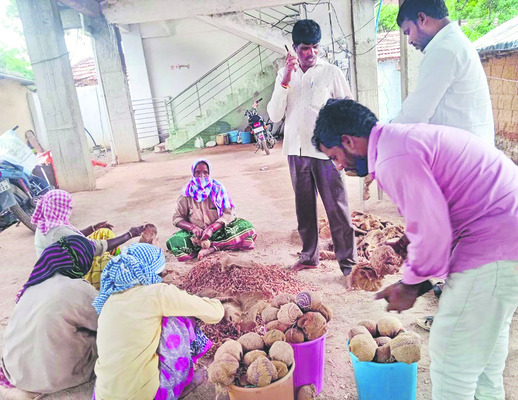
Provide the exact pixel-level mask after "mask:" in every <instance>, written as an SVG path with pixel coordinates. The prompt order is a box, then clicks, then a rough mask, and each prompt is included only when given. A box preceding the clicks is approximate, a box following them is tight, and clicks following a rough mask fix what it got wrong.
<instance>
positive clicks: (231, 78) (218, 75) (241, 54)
mask: <svg viewBox="0 0 518 400" xmlns="http://www.w3.org/2000/svg"><path fill="white" fill-rule="evenodd" d="M276 58H278V54H277V53H275V52H274V51H273V50H270V49H267V48H264V47H262V46H260V45H257V44H255V43H252V42H249V43H247V44H245V45H244V46H243V47H241V48H240V49H238V50H237V51H236V52H234V53H233V54H232V55H230V56H229V57H228V58H226V59H225V60H223V61H222V62H220V63H219V64H218V65H216V66H215V67H214V68H212V69H211V70H210V71H209V72H207V73H206V74H204V75H203V76H202V77H201V78H199V79H198V80H197V81H196V82H194V83H193V84H192V85H190V86H189V87H187V88H186V89H184V90H183V91H182V92H180V93H179V94H178V95H176V96H175V97H174V98H171V99H168V100H166V101H165V106H166V114H167V121H168V124H169V128H170V131H176V130H178V129H180V128H181V126H182V125H183V124H185V123H186V122H188V121H191V120H193V119H194V118H195V117H196V116H203V112H204V111H205V110H206V109H207V108H208V103H209V102H211V101H213V100H214V99H217V96H218V95H220V94H222V93H224V92H227V93H229V94H230V93H234V90H235V88H236V87H237V86H236V84H237V83H238V82H241V81H244V80H245V78H246V77H248V76H251V74H252V73H259V72H264V70H265V68H266V66H268V65H272V64H273V61H274V60H275V59H276ZM182 123H183V124H182Z"/></svg>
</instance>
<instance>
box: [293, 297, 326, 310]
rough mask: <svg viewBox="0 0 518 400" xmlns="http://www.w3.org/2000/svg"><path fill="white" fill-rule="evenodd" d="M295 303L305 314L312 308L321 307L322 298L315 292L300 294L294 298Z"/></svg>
mask: <svg viewBox="0 0 518 400" xmlns="http://www.w3.org/2000/svg"><path fill="white" fill-rule="evenodd" d="M296 303H297V305H298V306H299V307H300V309H301V310H302V311H304V312H306V311H309V310H310V309H311V308H312V307H313V308H314V307H318V306H319V305H321V304H322V296H320V294H318V293H316V292H300V293H299V294H298V295H297V297H296Z"/></svg>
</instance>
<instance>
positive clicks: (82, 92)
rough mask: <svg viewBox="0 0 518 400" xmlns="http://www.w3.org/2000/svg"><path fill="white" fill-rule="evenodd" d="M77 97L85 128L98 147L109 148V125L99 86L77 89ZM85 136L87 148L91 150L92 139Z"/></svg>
mask: <svg viewBox="0 0 518 400" xmlns="http://www.w3.org/2000/svg"><path fill="white" fill-rule="evenodd" d="M77 97H78V99H79V107H80V108H81V115H82V116H83V124H84V126H85V128H86V129H88V132H90V134H91V135H92V136H93V138H94V140H95V142H96V143H97V144H98V145H101V146H104V147H111V146H110V127H109V126H110V125H109V120H108V115H107V112H106V106H105V105H104V100H103V97H102V93H101V89H100V88H99V86H84V87H78V88H77ZM85 135H86V143H87V145H88V148H92V147H93V145H94V144H93V142H92V139H90V137H89V136H88V135H87V134H86V132H85Z"/></svg>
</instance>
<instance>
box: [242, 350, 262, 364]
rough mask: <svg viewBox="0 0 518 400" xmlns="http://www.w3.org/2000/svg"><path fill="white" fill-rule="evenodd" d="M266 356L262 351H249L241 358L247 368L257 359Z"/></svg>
mask: <svg viewBox="0 0 518 400" xmlns="http://www.w3.org/2000/svg"><path fill="white" fill-rule="evenodd" d="M266 356H267V354H266V352H264V351H262V350H252V351H249V352H248V353H246V354H245V356H244V357H243V364H245V365H247V366H248V365H250V364H252V363H253V362H254V361H255V360H257V359H258V358H259V357H266Z"/></svg>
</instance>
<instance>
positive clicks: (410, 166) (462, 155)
mask: <svg viewBox="0 0 518 400" xmlns="http://www.w3.org/2000/svg"><path fill="white" fill-rule="evenodd" d="M368 159H369V172H370V173H371V174H372V175H373V176H375V178H376V180H377V181H378V183H379V185H380V187H381V188H382V189H383V190H384V191H385V192H386V193H387V194H388V196H389V197H390V198H391V199H392V200H393V201H394V202H395V203H396V205H397V206H398V209H399V212H400V213H401V214H402V215H403V216H404V217H405V220H406V234H407V237H408V239H409V240H410V245H409V246H408V257H407V259H406V261H405V269H404V273H403V282H404V283H407V284H416V283H419V282H422V281H425V280H426V279H428V278H431V277H437V278H445V277H447V276H448V275H450V274H452V273H455V272H462V271H465V270H468V269H473V268H477V267H480V266H482V265H485V264H488V263H491V262H494V261H497V260H518V166H516V165H515V164H514V163H513V162H512V161H511V160H510V159H509V158H507V157H506V156H505V155H504V154H503V153H502V152H501V151H499V150H497V149H496V148H494V147H492V146H489V145H487V144H485V143H484V142H483V141H481V139H479V138H477V137H476V136H474V135H473V134H471V133H469V132H466V131H463V130H461V129H457V128H451V127H447V126H440V125H428V124H405V125H404V124H381V123H377V124H376V126H374V128H373V129H372V131H371V134H370V137H369V147H368Z"/></svg>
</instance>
